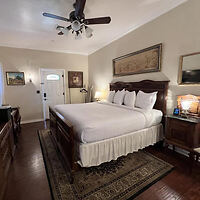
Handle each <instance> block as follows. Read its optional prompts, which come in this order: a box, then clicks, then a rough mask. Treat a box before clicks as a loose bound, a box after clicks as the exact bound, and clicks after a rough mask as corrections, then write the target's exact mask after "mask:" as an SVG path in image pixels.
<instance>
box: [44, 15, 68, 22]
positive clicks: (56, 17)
mask: <svg viewBox="0 0 200 200" xmlns="http://www.w3.org/2000/svg"><path fill="white" fill-rule="evenodd" d="M42 15H43V16H45V17H50V18H53V19H59V20H62V21H66V22H69V21H70V20H69V19H67V18H65V17H61V16H58V15H54V14H50V13H43V14H42Z"/></svg>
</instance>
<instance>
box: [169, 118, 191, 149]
mask: <svg viewBox="0 0 200 200" xmlns="http://www.w3.org/2000/svg"><path fill="white" fill-rule="evenodd" d="M168 125H169V127H168V131H167V133H166V138H167V139H170V140H172V141H174V142H177V143H179V144H181V145H186V146H188V147H189V146H190V145H191V142H192V141H191V140H192V134H191V131H192V129H194V127H193V125H191V124H190V123H185V122H183V121H180V120H176V119H169V121H168Z"/></svg>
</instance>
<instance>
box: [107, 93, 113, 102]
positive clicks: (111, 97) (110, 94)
mask: <svg viewBox="0 0 200 200" xmlns="http://www.w3.org/2000/svg"><path fill="white" fill-rule="evenodd" d="M114 96H115V91H109V93H108V96H107V101H108V102H110V103H112V102H113V99H114Z"/></svg>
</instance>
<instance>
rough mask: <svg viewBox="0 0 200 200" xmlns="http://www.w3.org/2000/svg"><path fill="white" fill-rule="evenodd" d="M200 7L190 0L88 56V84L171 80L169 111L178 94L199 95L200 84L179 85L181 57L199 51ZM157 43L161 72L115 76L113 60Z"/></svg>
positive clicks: (97, 86)
mask: <svg viewBox="0 0 200 200" xmlns="http://www.w3.org/2000/svg"><path fill="white" fill-rule="evenodd" d="M199 8H200V1H199V0H189V1H188V2H186V3H184V4H182V5H180V6H179V7H177V8H175V9H173V10H172V11H170V12H168V13H166V14H164V15H162V16H160V17H159V18H157V19H155V20H154V21H152V22H149V23H148V24H145V25H143V26H142V27H140V28H138V29H136V30H135V31H132V32H131V33H129V34H127V35H125V36H124V37H122V38H120V39H118V40H116V41H114V42H112V43H111V44H109V45H107V46H106V47H104V48H102V49H100V50H98V51H97V52H95V53H93V54H91V55H89V61H88V64H89V83H90V84H92V85H93V86H94V88H95V89H96V90H104V89H108V86H109V83H110V82H112V81H140V80H143V79H152V80H170V87H169V92H168V104H167V107H168V112H172V109H173V107H174V106H175V105H176V95H179V94H188V93H190V94H195V95H200V85H199V86H179V85H178V84H177V79H178V68H179V57H180V55H184V54H189V53H193V52H198V51H200V12H199ZM158 43H163V54H162V69H161V72H156V73H147V74H139V75H131V76H123V77H118V78H114V77H113V74H112V59H114V58H117V57H119V56H123V55H126V54H128V53H131V52H135V51H137V50H141V49H144V48H147V47H149V46H152V45H155V44H158Z"/></svg>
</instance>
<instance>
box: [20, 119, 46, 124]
mask: <svg viewBox="0 0 200 200" xmlns="http://www.w3.org/2000/svg"><path fill="white" fill-rule="evenodd" d="M41 121H44V119H33V120H25V121H22V122H21V124H29V123H34V122H41Z"/></svg>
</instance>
